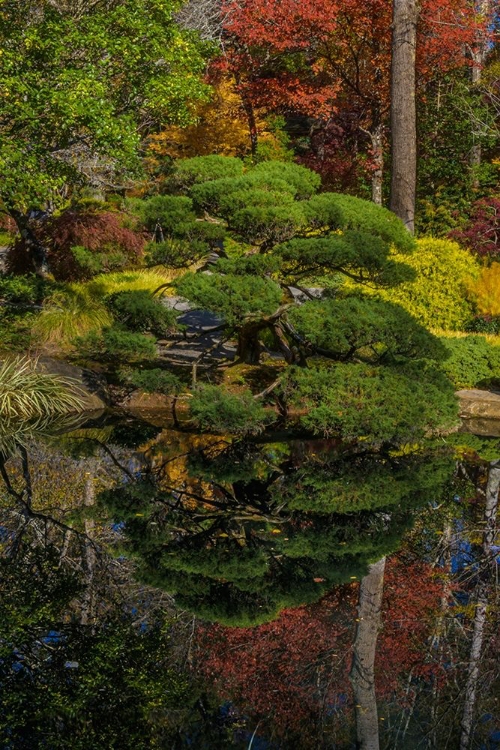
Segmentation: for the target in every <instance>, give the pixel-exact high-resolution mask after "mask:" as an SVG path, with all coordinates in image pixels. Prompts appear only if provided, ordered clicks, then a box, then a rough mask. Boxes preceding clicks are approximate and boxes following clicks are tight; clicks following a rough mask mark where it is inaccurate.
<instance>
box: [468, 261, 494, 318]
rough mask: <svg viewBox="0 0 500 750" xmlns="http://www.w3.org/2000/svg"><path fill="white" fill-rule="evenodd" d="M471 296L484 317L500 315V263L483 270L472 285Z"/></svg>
mask: <svg viewBox="0 0 500 750" xmlns="http://www.w3.org/2000/svg"><path fill="white" fill-rule="evenodd" d="M470 292H471V295H472V297H473V299H474V301H475V303H476V306H477V309H478V312H480V313H481V314H482V315H500V263H492V264H491V266H489V267H488V268H483V269H482V271H481V273H480V274H479V278H478V279H476V280H475V281H474V282H473V283H471V285H470Z"/></svg>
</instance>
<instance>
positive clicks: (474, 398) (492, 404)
mask: <svg viewBox="0 0 500 750" xmlns="http://www.w3.org/2000/svg"><path fill="white" fill-rule="evenodd" d="M457 396H458V399H459V403H460V416H461V417H462V419H477V418H481V419H499V420H500V394H498V393H492V392H491V391H480V390H479V389H471V390H463V391H457Z"/></svg>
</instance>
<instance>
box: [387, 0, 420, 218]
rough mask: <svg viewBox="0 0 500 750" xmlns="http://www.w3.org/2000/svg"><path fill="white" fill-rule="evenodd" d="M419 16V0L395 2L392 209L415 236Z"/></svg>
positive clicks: (392, 71)
mask: <svg viewBox="0 0 500 750" xmlns="http://www.w3.org/2000/svg"><path fill="white" fill-rule="evenodd" d="M419 12H420V7H419V5H418V3H417V1H416V0H393V27H392V67H391V140H392V174H391V202H390V209H391V211H393V212H394V213H395V214H396V216H399V218H400V219H401V220H402V221H403V222H404V224H405V226H406V228H407V229H408V231H410V232H412V233H413V232H414V230H415V199H416V186H417V114H416V103H415V59H416V45H417V21H418V16H419Z"/></svg>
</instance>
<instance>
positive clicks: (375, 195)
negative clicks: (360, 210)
mask: <svg viewBox="0 0 500 750" xmlns="http://www.w3.org/2000/svg"><path fill="white" fill-rule="evenodd" d="M382 132H383V127H382V125H377V126H376V127H375V128H374V130H373V132H371V133H370V138H371V142H372V159H373V174H372V201H373V202H374V203H376V204H377V205H378V206H381V205H382V182H383V177H384V150H383V138H382Z"/></svg>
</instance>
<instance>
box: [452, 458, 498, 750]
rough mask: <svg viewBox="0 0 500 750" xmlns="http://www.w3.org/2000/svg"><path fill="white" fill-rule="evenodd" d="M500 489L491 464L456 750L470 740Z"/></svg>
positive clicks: (463, 749) (464, 749)
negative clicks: (475, 601)
mask: <svg viewBox="0 0 500 750" xmlns="http://www.w3.org/2000/svg"><path fill="white" fill-rule="evenodd" d="M499 490H500V461H493V462H492V463H491V464H490V468H489V472H488V484H487V486H486V505H485V511H484V520H485V528H484V532H483V556H484V565H485V567H486V571H485V572H484V573H483V572H480V573H479V575H480V576H481V579H480V582H479V586H478V590H477V603H476V613H475V615H474V631H473V633H472V645H471V650H470V656H469V668H468V673H467V684H466V686H465V700H464V709H463V713H462V721H461V725H460V726H461V734H460V750H469V747H470V744H471V740H472V724H473V720H474V708H475V705H476V694H477V686H478V678H479V666H480V662H481V654H482V650H483V641H484V629H485V624H486V615H487V609H488V589H489V587H488V578H489V570H490V567H491V562H492V553H491V545H492V544H493V542H494V541H495V534H496V517H497V508H498V492H499Z"/></svg>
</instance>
